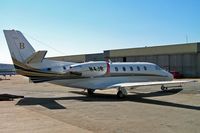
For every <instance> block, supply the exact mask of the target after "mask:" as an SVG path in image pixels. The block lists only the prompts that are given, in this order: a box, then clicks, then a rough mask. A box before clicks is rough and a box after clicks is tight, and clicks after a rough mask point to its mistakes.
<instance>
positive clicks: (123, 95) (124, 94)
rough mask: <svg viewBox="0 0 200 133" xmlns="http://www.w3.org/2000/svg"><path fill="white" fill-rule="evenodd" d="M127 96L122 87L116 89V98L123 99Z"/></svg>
mask: <svg viewBox="0 0 200 133" xmlns="http://www.w3.org/2000/svg"><path fill="white" fill-rule="evenodd" d="M127 95H128V93H127V90H126V89H125V88H124V87H120V88H118V92H117V97H118V98H125V97H126V96H127Z"/></svg>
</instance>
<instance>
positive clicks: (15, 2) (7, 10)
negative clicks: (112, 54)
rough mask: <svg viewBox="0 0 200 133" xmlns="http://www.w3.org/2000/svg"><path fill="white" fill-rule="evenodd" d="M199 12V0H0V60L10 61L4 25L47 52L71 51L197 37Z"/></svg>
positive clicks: (171, 41) (199, 19) (198, 39)
mask: <svg viewBox="0 0 200 133" xmlns="http://www.w3.org/2000/svg"><path fill="white" fill-rule="evenodd" d="M199 14H200V0H0V62H6V63H11V62H12V61H11V59H10V54H9V51H8V48H7V45H6V41H5V37H4V35H3V32H2V30H3V29H17V30H20V31H22V32H23V33H25V36H26V37H27V39H28V40H29V42H30V43H31V44H32V45H33V47H34V48H35V49H36V50H44V49H47V50H48V54H47V56H58V55H73V54H86V53H97V52H103V50H108V49H119V48H132V47H144V46H155V45H165V44H173V43H184V42H186V35H187V36H188V41H189V42H197V41H200V15H199ZM32 38H35V39H37V40H39V41H41V42H44V43H45V44H48V45H49V46H50V47H53V48H55V49H58V50H60V51H61V52H60V53H58V52H56V51H54V50H52V49H51V48H50V47H48V46H45V45H43V44H42V43H39V42H38V41H36V40H34V39H32Z"/></svg>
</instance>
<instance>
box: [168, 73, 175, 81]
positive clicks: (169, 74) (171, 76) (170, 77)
mask: <svg viewBox="0 0 200 133" xmlns="http://www.w3.org/2000/svg"><path fill="white" fill-rule="evenodd" d="M168 77H169V80H173V79H174V76H173V75H172V74H171V73H170V72H168Z"/></svg>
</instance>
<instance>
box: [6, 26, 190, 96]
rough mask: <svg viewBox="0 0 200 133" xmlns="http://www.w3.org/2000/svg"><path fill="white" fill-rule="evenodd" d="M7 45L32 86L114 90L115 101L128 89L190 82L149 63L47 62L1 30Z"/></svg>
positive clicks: (19, 37)
mask: <svg viewBox="0 0 200 133" xmlns="http://www.w3.org/2000/svg"><path fill="white" fill-rule="evenodd" d="M4 34H5V37H6V41H7V44H8V47H9V50H10V53H11V57H12V59H13V63H14V66H15V69H16V72H17V73H18V74H21V75H24V76H27V77H29V78H30V80H31V81H33V82H35V83H39V82H49V83H53V84H57V85H62V86H68V87H75V88H82V89H87V90H88V93H89V94H92V93H93V92H94V90H96V89H109V88H117V89H118V93H117V95H118V97H124V96H126V95H127V88H134V87H140V86H148V85H149V86H151V85H162V87H161V88H162V90H165V89H167V88H166V87H164V85H167V84H184V83H189V82H193V81H191V80H184V81H173V76H172V74H170V73H169V72H167V71H165V70H163V69H161V68H160V67H159V66H158V65H156V64H153V63H148V62H111V61H90V62H84V63H74V62H64V61H54V60H50V59H46V58H45V55H46V53H47V51H38V52H35V50H34V48H33V47H32V46H31V44H30V43H29V42H28V41H27V40H26V38H25V37H24V36H23V34H22V33H21V32H20V31H16V30H4Z"/></svg>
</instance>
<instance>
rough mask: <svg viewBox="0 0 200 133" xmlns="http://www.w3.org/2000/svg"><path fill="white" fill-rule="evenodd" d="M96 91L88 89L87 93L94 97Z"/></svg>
mask: <svg viewBox="0 0 200 133" xmlns="http://www.w3.org/2000/svg"><path fill="white" fill-rule="evenodd" d="M94 91H95V90H94V89H87V93H88V95H89V96H91V95H93V94H94Z"/></svg>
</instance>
